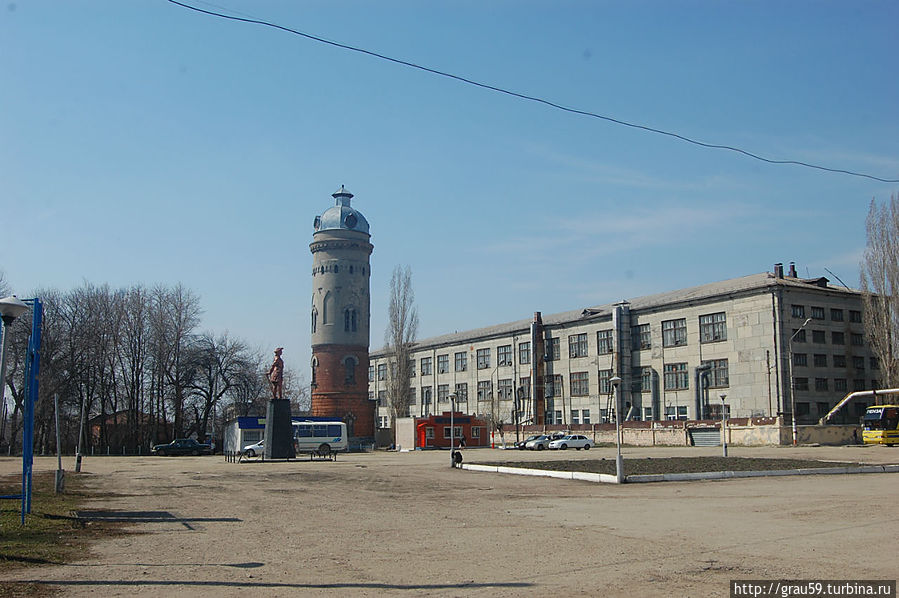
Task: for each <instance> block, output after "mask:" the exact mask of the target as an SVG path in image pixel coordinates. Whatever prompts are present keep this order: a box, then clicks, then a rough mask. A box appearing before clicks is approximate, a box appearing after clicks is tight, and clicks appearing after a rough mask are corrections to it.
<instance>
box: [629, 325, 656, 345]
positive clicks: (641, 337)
mask: <svg viewBox="0 0 899 598" xmlns="http://www.w3.org/2000/svg"><path fill="white" fill-rule="evenodd" d="M631 340H632V342H633V343H634V347H636V348H638V349H640V350H641V351H642V350H644V349H651V348H652V331H651V330H650V329H649V324H638V325H636V326H633V327H632V328H631Z"/></svg>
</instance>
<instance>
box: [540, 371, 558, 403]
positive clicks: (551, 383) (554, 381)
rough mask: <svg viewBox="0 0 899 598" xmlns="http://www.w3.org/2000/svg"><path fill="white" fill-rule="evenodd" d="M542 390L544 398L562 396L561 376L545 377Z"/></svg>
mask: <svg viewBox="0 0 899 598" xmlns="http://www.w3.org/2000/svg"><path fill="white" fill-rule="evenodd" d="M543 389H544V392H543V396H545V397H555V396H562V374H555V375H552V376H547V377H546V384H544V386H543Z"/></svg>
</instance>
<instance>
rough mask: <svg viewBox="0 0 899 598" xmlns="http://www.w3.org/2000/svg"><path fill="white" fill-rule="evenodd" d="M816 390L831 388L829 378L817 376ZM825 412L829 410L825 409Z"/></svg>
mask: <svg viewBox="0 0 899 598" xmlns="http://www.w3.org/2000/svg"><path fill="white" fill-rule="evenodd" d="M815 390H818V391H826V390H829V388H828V384H827V378H815ZM824 413H827V412H826V411H825V412H824ZM822 415H823V414H822Z"/></svg>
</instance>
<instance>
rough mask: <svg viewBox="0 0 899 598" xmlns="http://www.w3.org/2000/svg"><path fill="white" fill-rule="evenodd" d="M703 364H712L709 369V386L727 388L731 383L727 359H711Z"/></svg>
mask: <svg viewBox="0 0 899 598" xmlns="http://www.w3.org/2000/svg"><path fill="white" fill-rule="evenodd" d="M702 364H703V365H710V366H712V369H710V370H709V388H726V387H727V386H729V385H730V380H729V378H728V371H727V366H728V364H727V360H726V359H710V360H708V361H703V362H702Z"/></svg>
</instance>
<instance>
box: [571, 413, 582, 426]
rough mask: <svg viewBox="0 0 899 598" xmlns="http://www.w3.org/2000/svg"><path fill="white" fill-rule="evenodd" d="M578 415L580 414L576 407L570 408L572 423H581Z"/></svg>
mask: <svg viewBox="0 0 899 598" xmlns="http://www.w3.org/2000/svg"><path fill="white" fill-rule="evenodd" d="M579 416H580V413H579V412H578V410H577V409H572V410H571V423H572V424H574V425H577V424H579V423H581V422H580V417H579Z"/></svg>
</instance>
